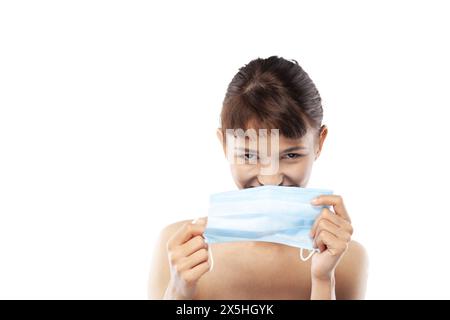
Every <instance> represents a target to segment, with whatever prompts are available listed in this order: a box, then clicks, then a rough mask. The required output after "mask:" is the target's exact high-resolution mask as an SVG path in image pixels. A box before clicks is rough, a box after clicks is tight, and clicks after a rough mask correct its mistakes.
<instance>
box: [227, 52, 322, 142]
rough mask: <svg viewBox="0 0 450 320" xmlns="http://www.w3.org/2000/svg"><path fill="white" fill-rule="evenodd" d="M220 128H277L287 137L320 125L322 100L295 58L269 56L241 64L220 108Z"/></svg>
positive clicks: (302, 133)
mask: <svg viewBox="0 0 450 320" xmlns="http://www.w3.org/2000/svg"><path fill="white" fill-rule="evenodd" d="M220 117H221V127H222V130H223V131H225V130H226V129H238V128H242V129H244V130H246V129H248V128H254V129H257V128H267V129H279V130H280V131H279V132H280V134H282V135H284V136H285V137H287V138H294V139H296V138H301V137H303V136H304V135H305V134H306V132H307V130H308V127H311V128H316V129H319V128H320V126H321V123H322V117H323V110H322V101H321V98H320V95H319V92H318V90H317V89H316V86H315V85H314V83H313V82H312V80H311V79H310V77H309V75H308V74H307V73H306V72H305V71H304V70H303V69H302V67H300V65H299V64H298V62H297V61H295V60H292V61H289V60H286V59H284V58H281V57H277V56H271V57H269V58H267V59H261V58H258V59H255V60H252V61H250V62H249V63H248V64H246V65H245V66H243V67H241V68H240V69H239V71H238V73H237V74H236V75H235V76H234V77H233V79H232V80H231V82H230V84H229V85H228V89H227V93H226V95H225V99H224V100H223V107H222V112H221V115H220Z"/></svg>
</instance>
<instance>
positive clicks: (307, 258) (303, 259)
mask: <svg viewBox="0 0 450 320" xmlns="http://www.w3.org/2000/svg"><path fill="white" fill-rule="evenodd" d="M316 252H320V250H319V249H312V250H309V255H308V256H307V257H306V258H305V257H303V248H300V259H301V260H302V261H308V260H309V258H311V257H312V256H313V254H314V253H316Z"/></svg>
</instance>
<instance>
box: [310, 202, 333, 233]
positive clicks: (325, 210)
mask: <svg viewBox="0 0 450 320" xmlns="http://www.w3.org/2000/svg"><path fill="white" fill-rule="evenodd" d="M336 218H337V217H336V215H335V214H334V213H332V212H331V210H330V209H328V208H323V209H322V213H321V214H320V215H319V216H318V217H317V218H316V220H315V221H314V224H313V226H312V228H311V230H310V233H309V235H310V236H311V237H312V238H314V236H315V234H316V230H317V225H318V224H319V222H320V221H321V220H322V219H327V220H329V221H331V222H332V223H334V224H336V225H337V226H338V224H337V223H336V222H337V221H336V220H337V219H336Z"/></svg>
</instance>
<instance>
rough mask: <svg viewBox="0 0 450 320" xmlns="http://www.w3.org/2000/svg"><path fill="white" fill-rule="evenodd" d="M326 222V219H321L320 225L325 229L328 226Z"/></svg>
mask: <svg viewBox="0 0 450 320" xmlns="http://www.w3.org/2000/svg"><path fill="white" fill-rule="evenodd" d="M326 224H327V223H326V221H325V220H323V219H322V220H320V221H319V223H318V226H319V227H320V228H322V229H323V228H325V227H326Z"/></svg>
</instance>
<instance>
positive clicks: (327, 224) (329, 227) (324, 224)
mask: <svg viewBox="0 0 450 320" xmlns="http://www.w3.org/2000/svg"><path fill="white" fill-rule="evenodd" d="M322 230H325V231H328V232H330V233H332V234H334V235H335V236H336V237H339V234H340V232H341V230H340V228H339V226H337V225H335V224H334V223H333V222H331V221H330V220H327V219H324V218H322V219H320V221H319V223H318V224H317V227H316V230H315V231H314V235H313V237H314V236H315V235H316V234H319V233H320V232H321V231H322Z"/></svg>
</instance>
